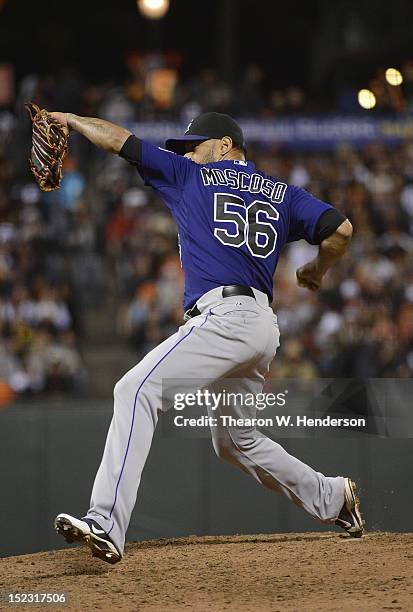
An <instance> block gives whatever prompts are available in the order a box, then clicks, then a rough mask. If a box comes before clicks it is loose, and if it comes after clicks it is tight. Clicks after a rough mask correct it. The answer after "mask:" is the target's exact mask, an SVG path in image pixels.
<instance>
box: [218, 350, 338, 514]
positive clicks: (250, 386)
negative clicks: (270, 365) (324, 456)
mask: <svg viewBox="0 0 413 612" xmlns="http://www.w3.org/2000/svg"><path fill="white" fill-rule="evenodd" d="M262 367H264V368H265V367H266V366H265V362H263V361H261V363H259V364H258V368H257V369H256V370H255V371H253V372H251V371H250V372H248V371H245V370H244V371H243V370H241V371H239V372H236V373H234V374H233V376H236V377H237V378H238V376H239V377H240V379H239V380H237V382H236V385H237V388H236V389H232V388H231V391H236V392H237V393H240V394H241V396H242V397H244V398H245V397H246V396H247V394H254V395H256V394H257V393H261V391H262V388H263V372H262ZM260 368H261V371H260ZM251 374H253V378H251ZM243 375H244V377H243ZM248 376H249V377H248ZM241 396H238V401H236V402H235V403H232V405H229V406H223V405H221V406H220V407H219V408H218V409H217V410H215V411H214V412H212V411H211V410H210V411H209V412H210V414H211V416H212V415H213V416H214V417H215V418H216V419H217V426H216V427H211V433H212V440H213V446H214V449H215V452H216V453H217V455H218V456H219V457H220V458H222V459H224V460H226V461H228V462H230V463H232V464H233V465H235V466H237V467H239V468H240V469H242V470H243V471H244V472H246V473H248V474H250V475H251V476H252V477H253V478H255V480H257V481H258V482H259V483H260V484H262V485H263V486H265V487H267V488H269V489H272V490H274V491H277V492H278V493H282V494H283V495H285V496H286V497H288V499H290V500H291V501H292V502H293V503H295V504H296V505H297V506H299V507H301V508H303V509H304V510H305V511H306V512H308V514H310V515H311V516H313V517H315V518H317V519H319V520H320V521H323V522H325V523H334V522H335V520H336V519H337V517H338V515H339V513H340V511H341V509H342V507H343V504H344V478H342V477H328V476H324V475H323V474H321V473H320V472H317V471H315V470H314V469H313V468H311V467H310V466H308V465H306V464H305V463H303V462H302V461H300V460H299V459H297V458H296V457H293V456H292V455H290V454H289V453H288V452H287V451H286V450H285V449H284V448H283V447H282V446H281V445H280V444H277V443H276V442H274V441H273V440H271V439H270V438H268V437H266V436H265V435H264V434H262V433H261V432H260V431H259V430H257V428H256V427H254V426H244V427H238V426H232V425H230V424H228V423H229V420H228V419H226V420H224V419H223V418H222V417H224V416H227V417H228V416H230V417H233V418H237V419H242V420H244V419H251V418H255V417H256V416H257V411H256V409H255V408H254V407H251V406H245V405H244V406H241Z"/></svg>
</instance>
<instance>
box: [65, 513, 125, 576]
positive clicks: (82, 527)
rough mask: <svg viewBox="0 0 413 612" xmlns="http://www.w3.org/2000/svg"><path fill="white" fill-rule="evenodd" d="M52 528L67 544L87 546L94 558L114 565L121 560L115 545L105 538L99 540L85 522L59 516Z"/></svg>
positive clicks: (67, 516)
mask: <svg viewBox="0 0 413 612" xmlns="http://www.w3.org/2000/svg"><path fill="white" fill-rule="evenodd" d="M54 527H55V529H56V531H57V533H58V534H60V535H62V536H63V537H64V539H65V540H66V542H68V544H72V543H73V542H78V543H79V544H82V545H84V546H87V547H88V548H90V550H91V551H92V554H93V556H94V557H99V559H102V561H106V563H112V564H114V563H118V561H120V560H121V559H122V557H121V555H120V554H119V552H118V550H117V549H116V547H115V545H114V544H112V542H110V541H109V540H107V539H106V538H101V537H99V536H98V535H97V534H95V533H93V532H92V531H91V530H90V527H89V525H88V523H86V521H82V520H81V519H78V518H76V517H74V516H70V514H59V515H58V516H57V517H56V519H55V522H54Z"/></svg>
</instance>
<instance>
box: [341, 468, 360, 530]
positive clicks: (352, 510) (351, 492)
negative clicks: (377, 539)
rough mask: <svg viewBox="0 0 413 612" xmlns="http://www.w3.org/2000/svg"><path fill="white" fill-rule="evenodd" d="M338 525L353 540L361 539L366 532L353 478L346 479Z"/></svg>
mask: <svg viewBox="0 0 413 612" xmlns="http://www.w3.org/2000/svg"><path fill="white" fill-rule="evenodd" d="M336 525H338V526H339V527H341V528H342V529H344V530H345V531H347V533H348V534H349V535H350V536H351V537H352V538H361V536H362V535H363V532H364V521H363V518H362V516H361V513H360V500H359V498H358V495H357V486H356V483H355V482H354V481H353V480H351V478H345V479H344V505H343V507H342V508H341V512H340V514H339V515H338V517H337V520H336Z"/></svg>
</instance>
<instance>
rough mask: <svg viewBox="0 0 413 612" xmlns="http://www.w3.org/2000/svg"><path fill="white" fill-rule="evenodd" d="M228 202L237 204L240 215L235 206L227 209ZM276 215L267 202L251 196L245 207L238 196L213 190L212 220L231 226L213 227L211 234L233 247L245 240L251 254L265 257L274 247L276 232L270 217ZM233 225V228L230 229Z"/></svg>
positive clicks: (275, 218)
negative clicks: (227, 227) (228, 227)
mask: <svg viewBox="0 0 413 612" xmlns="http://www.w3.org/2000/svg"><path fill="white" fill-rule="evenodd" d="M229 205H231V208H234V207H239V209H240V210H242V212H243V213H244V215H242V214H241V212H238V211H237V210H230V209H229V207H228V206H229ZM244 216H245V217H246V218H244ZM278 218H279V213H278V211H277V210H276V209H275V208H273V207H272V206H271V205H270V204H269V203H268V202H260V201H259V200H254V201H253V202H251V204H249V205H248V206H247V207H246V205H245V201H244V200H243V199H242V198H241V197H239V196H236V195H232V194H229V193H216V194H215V198H214V220H215V221H220V222H224V223H228V224H230V226H231V229H222V228H215V229H214V236H215V237H216V238H218V240H219V241H220V242H222V244H225V245H227V246H232V247H235V248H237V249H238V248H239V247H241V246H242V245H243V244H246V245H247V247H248V250H249V251H250V252H251V254H252V255H253V256H254V257H268V255H270V254H271V253H272V252H273V251H274V249H275V244H276V242H277V232H276V230H275V228H274V227H273V225H272V223H270V219H271V220H273V221H278ZM264 219H267V220H264ZM234 226H235V228H234ZM233 229H235V232H234V231H231V230H233Z"/></svg>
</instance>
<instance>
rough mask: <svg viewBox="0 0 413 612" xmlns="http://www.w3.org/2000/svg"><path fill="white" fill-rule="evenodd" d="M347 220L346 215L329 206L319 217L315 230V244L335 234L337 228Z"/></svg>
mask: <svg viewBox="0 0 413 612" xmlns="http://www.w3.org/2000/svg"><path fill="white" fill-rule="evenodd" d="M345 220H346V217H345V216H344V215H343V214H342V213H341V212H339V211H338V210H336V209H335V208H329V209H328V210H325V211H324V212H323V213H322V214H321V215H320V217H319V219H318V221H317V225H316V228H315V232H314V244H321V243H322V242H323V240H325V239H326V238H328V237H329V236H331V234H334V232H335V231H336V229H337V228H338V227H339V226H340V225H341V224H342V223H343V221H345Z"/></svg>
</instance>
